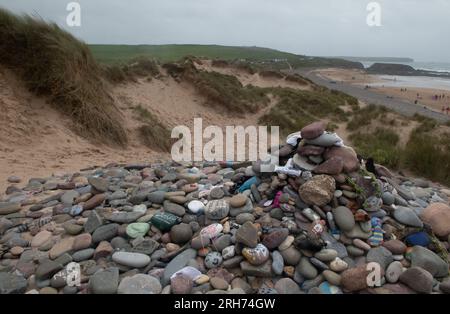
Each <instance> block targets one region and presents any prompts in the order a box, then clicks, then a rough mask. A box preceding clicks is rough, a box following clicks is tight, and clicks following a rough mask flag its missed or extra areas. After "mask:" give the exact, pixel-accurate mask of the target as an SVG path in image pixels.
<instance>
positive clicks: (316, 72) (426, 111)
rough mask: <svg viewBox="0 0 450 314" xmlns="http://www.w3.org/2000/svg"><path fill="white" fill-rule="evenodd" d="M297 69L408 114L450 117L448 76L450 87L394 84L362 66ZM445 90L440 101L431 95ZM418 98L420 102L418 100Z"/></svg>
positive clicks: (332, 86) (443, 119)
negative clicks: (366, 70) (353, 67)
mask: <svg viewBox="0 0 450 314" xmlns="http://www.w3.org/2000/svg"><path fill="white" fill-rule="evenodd" d="M296 72H297V73H299V74H300V75H302V76H304V77H306V78H308V79H310V80H312V81H313V82H314V83H316V84H318V85H322V86H325V87H328V88H330V89H335V90H339V91H341V92H344V93H347V94H349V95H351V96H353V97H356V98H358V99H359V100H361V101H363V102H365V103H368V104H370V103H373V104H376V105H382V106H385V107H387V108H390V109H392V110H395V111H397V112H399V113H401V114H404V115H406V116H413V115H414V114H416V113H417V114H420V115H424V116H427V117H429V118H433V119H435V120H437V121H439V122H443V123H445V122H447V121H450V115H447V114H446V113H444V114H442V106H444V105H445V107H447V106H450V80H448V84H449V85H448V89H439V88H427V87H408V86H407V85H406V86H400V85H399V86H394V87H392V86H388V85H389V84H387V82H386V81H383V77H386V75H375V74H368V73H366V72H365V71H363V70H348V69H337V68H326V69H317V68H316V69H298V70H296ZM397 78H399V77H398V76H397ZM401 78H402V79H403V78H404V77H401ZM429 79H430V78H429ZM394 82H395V81H394ZM399 82H401V81H400V80H397V83H399ZM383 83H384V84H383ZM403 89H406V92H403V91H402V90H403ZM417 94H419V98H417ZM442 94H445V99H442V98H441V99H440V100H439V99H438V100H437V101H435V100H433V99H432V96H433V95H442ZM447 97H448V98H447ZM416 100H417V103H415V101H416Z"/></svg>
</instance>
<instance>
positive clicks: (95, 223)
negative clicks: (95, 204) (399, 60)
mask: <svg viewBox="0 0 450 314" xmlns="http://www.w3.org/2000/svg"><path fill="white" fill-rule="evenodd" d="M102 224H103V219H102V218H101V217H100V215H99V214H97V212H96V211H95V210H93V211H91V213H90V214H89V217H88V219H87V221H86V223H85V224H84V231H85V232H87V233H93V232H94V231H95V229H97V228H98V227H100V226H101V225H102Z"/></svg>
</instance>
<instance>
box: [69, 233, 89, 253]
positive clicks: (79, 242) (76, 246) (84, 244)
mask: <svg viewBox="0 0 450 314" xmlns="http://www.w3.org/2000/svg"><path fill="white" fill-rule="evenodd" d="M91 245H92V236H91V235H90V234H89V233H83V234H80V235H77V236H76V237H75V238H74V240H73V244H72V250H74V251H79V250H83V249H87V248H89V247H90V246H91Z"/></svg>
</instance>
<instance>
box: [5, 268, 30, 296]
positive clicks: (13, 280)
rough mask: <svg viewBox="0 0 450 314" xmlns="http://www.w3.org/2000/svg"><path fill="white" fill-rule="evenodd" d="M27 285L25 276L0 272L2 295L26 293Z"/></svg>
mask: <svg viewBox="0 0 450 314" xmlns="http://www.w3.org/2000/svg"><path fill="white" fill-rule="evenodd" d="M27 284H28V283H27V280H26V279H25V278H24V277H23V276H20V275H16V274H10V273H6V272H0V294H22V293H25V291H26V289H27Z"/></svg>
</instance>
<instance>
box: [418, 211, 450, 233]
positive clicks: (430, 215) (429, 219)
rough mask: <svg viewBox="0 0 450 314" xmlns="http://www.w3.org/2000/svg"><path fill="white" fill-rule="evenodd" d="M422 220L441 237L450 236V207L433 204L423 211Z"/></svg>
mask: <svg viewBox="0 0 450 314" xmlns="http://www.w3.org/2000/svg"><path fill="white" fill-rule="evenodd" d="M420 218H421V219H422V220H423V221H424V222H426V223H427V224H429V225H430V226H431V228H432V229H433V232H434V233H435V234H436V235H437V236H439V237H447V236H449V235H450V206H448V205H447V204H444V203H432V204H430V205H429V206H428V207H427V208H425V209H424V210H423V212H422V213H421V215H420Z"/></svg>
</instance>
